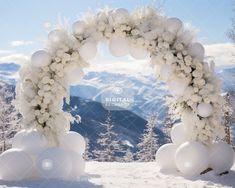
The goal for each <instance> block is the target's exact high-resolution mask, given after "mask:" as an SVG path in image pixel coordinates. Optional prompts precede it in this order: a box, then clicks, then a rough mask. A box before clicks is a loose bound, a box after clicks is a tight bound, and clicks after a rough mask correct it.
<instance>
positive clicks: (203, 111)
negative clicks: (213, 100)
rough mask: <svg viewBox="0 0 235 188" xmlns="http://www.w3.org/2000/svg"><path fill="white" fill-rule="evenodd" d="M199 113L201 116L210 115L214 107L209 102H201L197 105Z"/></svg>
mask: <svg viewBox="0 0 235 188" xmlns="http://www.w3.org/2000/svg"><path fill="white" fill-rule="evenodd" d="M197 111H198V115H199V116H201V117H209V116H210V115H212V113H213V107H212V105H211V104H208V103H200V104H199V105H198V106H197Z"/></svg>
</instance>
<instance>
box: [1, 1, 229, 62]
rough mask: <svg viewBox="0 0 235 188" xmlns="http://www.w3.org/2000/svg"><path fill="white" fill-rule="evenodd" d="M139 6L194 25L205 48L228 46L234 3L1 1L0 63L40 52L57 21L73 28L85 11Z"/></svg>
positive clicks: (129, 8)
mask: <svg viewBox="0 0 235 188" xmlns="http://www.w3.org/2000/svg"><path fill="white" fill-rule="evenodd" d="M142 5H152V6H156V7H160V8H161V10H162V12H163V13H164V14H165V15H167V16H170V17H178V18H180V19H181V20H182V21H183V22H185V23H188V24H190V25H193V26H194V27H196V28H197V29H198V30H199V31H198V38H199V41H201V42H203V43H204V44H218V43H219V44H225V43H228V42H229V39H228V38H227V37H226V32H227V30H228V29H229V27H230V25H231V18H232V16H233V12H232V6H233V0H156V1H153V0H37V1H36V0H8V1H7V0H0V61H2V62H3V61H5V60H8V59H7V58H6V57H5V56H6V55H7V54H11V57H12V55H14V57H15V59H17V58H22V54H30V53H32V52H33V51H35V50H36V49H38V48H42V47H43V43H42V41H44V40H45V39H46V37H47V32H46V28H48V27H49V26H52V27H50V29H53V26H54V25H55V24H56V23H58V20H59V18H62V19H64V18H65V19H66V20H68V21H69V23H71V24H72V23H73V22H74V21H76V20H77V19H79V17H80V16H81V15H82V14H83V13H85V12H87V11H93V10H97V9H99V8H105V7H107V6H108V7H114V8H117V7H123V8H127V9H128V10H130V11H131V10H133V9H135V8H136V7H138V6H142ZM17 55H18V56H17ZM20 55H21V56H20ZM13 60H14V58H13Z"/></svg>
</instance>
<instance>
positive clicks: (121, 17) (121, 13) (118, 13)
mask: <svg viewBox="0 0 235 188" xmlns="http://www.w3.org/2000/svg"><path fill="white" fill-rule="evenodd" d="M112 18H113V21H114V22H115V23H116V24H123V23H126V22H127V21H128V18H129V12H128V10H126V9H124V8H119V9H116V10H114V11H112Z"/></svg>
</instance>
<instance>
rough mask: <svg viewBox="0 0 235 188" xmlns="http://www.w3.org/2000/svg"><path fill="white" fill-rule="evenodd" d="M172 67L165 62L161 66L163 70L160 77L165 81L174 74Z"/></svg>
mask: <svg viewBox="0 0 235 188" xmlns="http://www.w3.org/2000/svg"><path fill="white" fill-rule="evenodd" d="M172 72H173V70H172V67H171V65H169V64H163V65H162V66H161V71H160V78H161V79H162V80H163V81H167V80H168V79H169V78H170V76H171V75H172Z"/></svg>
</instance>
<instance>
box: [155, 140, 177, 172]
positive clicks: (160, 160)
mask: <svg viewBox="0 0 235 188" xmlns="http://www.w3.org/2000/svg"><path fill="white" fill-rule="evenodd" d="M176 150H177V145H176V144H172V143H170V144H164V145H163V146H161V147H160V148H159V149H158V151H157V153H156V162H157V164H158V166H159V167H160V169H161V170H176V169H177V168H176V165H175V158H174V156H175V152H176Z"/></svg>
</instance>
